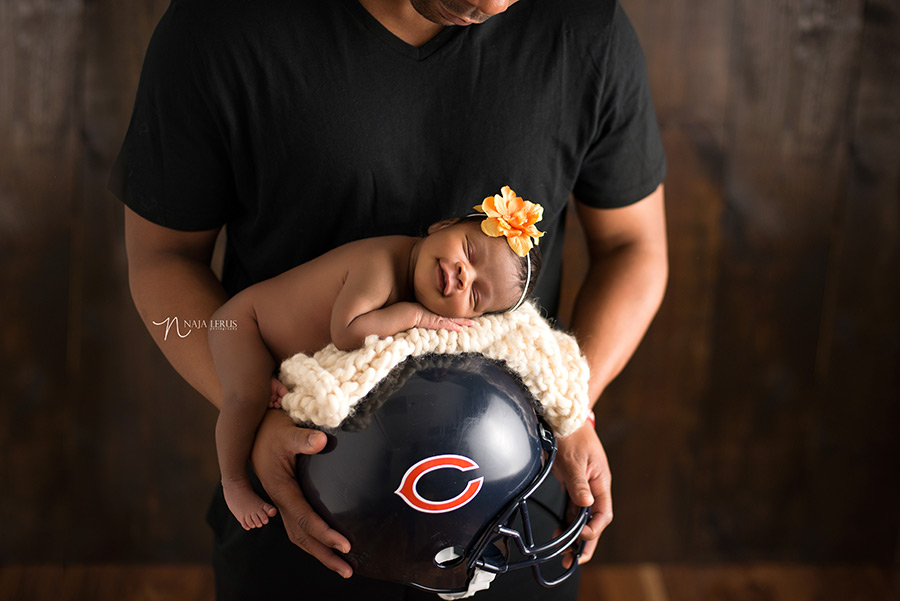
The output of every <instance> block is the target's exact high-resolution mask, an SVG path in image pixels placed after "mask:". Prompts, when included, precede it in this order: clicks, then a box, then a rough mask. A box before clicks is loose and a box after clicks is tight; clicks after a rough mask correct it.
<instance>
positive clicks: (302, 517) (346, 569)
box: [269, 480, 353, 578]
mask: <svg viewBox="0 0 900 601" xmlns="http://www.w3.org/2000/svg"><path fill="white" fill-rule="evenodd" d="M273 488H274V490H272V491H270V493H269V496H271V497H272V500H273V501H274V502H275V504H276V505H277V506H278V508H279V510H280V511H281V515H282V520H283V522H284V528H285V530H286V531H287V534H288V538H290V539H291V542H293V543H294V544H295V545H297V546H298V547H300V548H301V549H303V550H304V551H306V552H307V553H309V554H310V555H312V556H313V557H315V558H316V559H318V560H319V561H320V562H322V564H323V565H324V566H325V567H327V568H329V569H331V570H334V571H335V572H337V573H338V574H340V575H341V576H343V577H344V578H349V577H350V576H351V575H352V574H353V570H352V569H351V568H350V565H349V564H347V562H345V561H344V560H342V559H341V558H340V557H338V556H337V555H335V554H334V551H333V549H334V550H338V551H340V552H342V553H347V552H349V551H350V541H348V540H347V539H346V538H345V537H344V536H343V535H342V534H341V533H340V532H338V531H337V530H334V529H332V528H331V527H330V526H328V524H327V523H326V522H325V520H323V519H322V518H321V517H319V516H318V515H317V514H316V512H315V511H313V509H312V507H310V506H309V503H307V502H306V499H304V498H303V495H302V494H301V492H300V488H299V486H297V484H296V481H295V480H292V481H290V482H287V481H282V482H281V483H279V485H278V486H277V487H273Z"/></svg>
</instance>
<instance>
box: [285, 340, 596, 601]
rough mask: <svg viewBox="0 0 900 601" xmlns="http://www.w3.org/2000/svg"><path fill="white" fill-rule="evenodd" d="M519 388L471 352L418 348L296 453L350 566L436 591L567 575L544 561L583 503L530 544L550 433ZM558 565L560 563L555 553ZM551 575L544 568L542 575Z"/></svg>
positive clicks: (584, 516)
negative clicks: (304, 451)
mask: <svg viewBox="0 0 900 601" xmlns="http://www.w3.org/2000/svg"><path fill="white" fill-rule="evenodd" d="M539 411H540V409H539V406H538V405H537V403H536V401H535V400H534V398H533V397H532V395H531V393H530V392H529V391H528V389H527V388H526V387H525V386H524V384H522V382H521V381H520V380H519V379H518V378H517V377H515V376H514V375H512V374H511V373H510V372H509V371H508V370H507V369H506V368H505V367H504V365H503V364H502V363H500V362H496V361H493V360H490V359H488V358H486V357H484V356H482V355H427V356H425V357H419V358H411V359H408V360H406V361H405V362H404V363H402V364H400V365H399V366H397V367H396V368H395V369H394V370H393V371H392V372H391V374H390V375H389V376H388V378H386V379H385V380H384V381H382V382H381V383H380V384H379V385H378V386H377V387H376V389H375V390H373V391H372V392H371V393H370V394H369V395H368V396H367V397H366V398H365V399H363V400H362V401H360V403H359V405H358V406H357V410H356V411H355V413H354V414H353V415H352V416H351V417H350V418H349V419H348V420H346V421H345V422H344V424H342V426H341V428H340V429H337V430H328V431H326V432H327V433H328V435H329V443H328V445H327V446H326V448H325V450H323V451H322V452H321V453H319V454H317V455H309V456H307V455H298V461H297V477H298V479H299V481H300V486H301V489H302V490H303V493H304V495H305V496H306V499H307V501H309V503H310V504H311V505H312V507H313V508H314V509H315V510H316V512H317V513H318V514H319V515H321V516H322V518H323V519H325V521H326V522H328V524H329V525H330V526H331V527H332V528H334V529H335V530H337V531H338V532H340V533H341V534H343V535H344V536H345V537H347V539H348V540H349V541H350V545H351V547H352V549H351V551H350V553H348V554H347V555H345V556H344V557H345V559H347V561H348V563H350V565H351V566H353V569H354V573H357V574H360V575H363V576H369V577H372V578H379V579H382V580H391V581H395V582H400V583H403V584H407V585H411V586H415V587H418V588H421V589H424V590H428V591H433V592H437V593H445V594H446V593H450V594H454V593H463V592H465V591H467V590H469V586H470V582H471V581H472V579H473V577H474V576H475V575H476V574H484V573H488V574H502V573H504V572H506V571H508V570H513V569H518V568H524V567H530V568H531V569H532V571H533V573H534V575H535V577H536V578H537V580H538V582H539V583H541V584H542V585H544V586H554V585H556V584H558V583H560V582H562V581H563V580H564V579H565V578H567V577H569V576H570V575H571V574H572V573H573V571H574V570H575V568H576V564H577V561H575V562H573V563H572V566H571V567H570V568H569V569H567V570H563V569H562V568H561V566H560V565H555V566H553V567H552V568H550V566H549V565H547V562H550V561H551V560H554V559H557V558H559V557H560V556H562V555H563V554H564V553H565V552H566V551H567V550H570V549H571V550H572V552H573V553H574V555H575V559H576V560H577V558H578V556H579V554H580V553H581V549H582V548H583V546H584V545H583V542H580V541H579V540H578V536H579V534H580V533H581V530H582V528H583V527H584V525H585V523H586V522H587V520H588V517H589V516H588V514H589V510H588V509H587V508H583V509H581V511H580V512H578V514H577V516H576V517H575V518H574V520H573V521H572V522H571V523H570V524H568V525H566V524H562V523H561V522H562V521H563V520H562V518H560V517H559V516H558V515H556V514H554V518H555V520H556V523H557V524H559V531H561V534H558V535H557V536H555V537H551V536H548V538H551V540H546V541H535V540H534V538H535V537H534V531H533V528H532V523H531V513H530V511H549V509H548V508H547V507H546V505H544V504H542V503H540V502H538V501H536V500H534V499H531V496H532V494H533V493H534V492H535V491H536V490H537V488H538V487H539V486H540V484H541V483H542V482H543V481H544V479H545V478H546V477H547V475H548V474H549V473H550V469H551V467H552V465H553V460H554V457H555V455H556V438H555V437H554V435H553V433H552V431H551V430H550V428H549V427H548V426H547V425H546V424H545V423H544V421H543V420H542V419H541V418H540V417H539V415H538V413H539ZM556 563H557V564H560V562H559V561H558V560H557V562H556ZM548 568H550V570H549V571H551V572H552V573H553V575H552V577H548V576H547V575H546V572H547V571H548Z"/></svg>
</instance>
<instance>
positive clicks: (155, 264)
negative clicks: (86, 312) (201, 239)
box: [128, 254, 226, 407]
mask: <svg viewBox="0 0 900 601" xmlns="http://www.w3.org/2000/svg"><path fill="white" fill-rule="evenodd" d="M128 279H129V284H130V287H131V296H132V298H133V299H134V304H135V307H137V310H138V313H139V314H140V316H141V319H142V320H143V322H144V325H145V326H146V327H147V329H148V330H149V332H150V334H151V336H153V340H154V341H155V342H156V344H157V345H158V346H159V348H160V350H162V352H163V354H164V355H165V357H166V359H168V361H169V363H171V364H172V366H173V367H174V368H175V370H176V371H177V372H178V373H179V374H180V375H181V377H183V378H184V379H185V380H186V381H187V383H188V384H190V385H191V386H192V387H193V388H194V389H195V390H197V391H198V392H200V394H202V395H203V396H204V397H206V398H207V399H208V400H209V402H211V403H212V404H213V405H215V406H216V407H221V404H222V388H221V386H220V384H219V379H218V377H217V376H216V370H215V366H214V364H213V359H212V354H211V353H210V350H209V343H208V341H207V332H206V330H203V331H198V330H197V328H196V327H195V326H197V325H200V324H203V323H205V324H206V325H207V326H209V322H210V318H211V317H212V315H213V313H214V312H215V311H216V309H218V308H219V307H220V306H221V305H222V303H224V302H225V299H226V295H225V291H224V290H223V289H222V285H221V283H220V282H219V281H218V279H217V278H216V276H215V274H213V272H212V270H211V269H210V268H209V267H208V266H207V265H205V264H204V263H201V262H198V261H194V260H191V259H189V258H184V257H181V256H178V255H174V254H160V255H157V256H153V257H140V258H137V259H135V258H132V257H129V269H128ZM192 322H193V323H192ZM198 322H199V323H198Z"/></svg>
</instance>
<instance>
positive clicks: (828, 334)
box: [807, 0, 900, 561]
mask: <svg viewBox="0 0 900 601" xmlns="http://www.w3.org/2000/svg"><path fill="white" fill-rule="evenodd" d="M898 76H900V5H898V3H897V2H892V1H886V0H869V1H868V2H866V6H865V12H864V27H863V32H862V51H861V58H860V62H859V85H858V86H857V87H856V90H855V91H854V110H853V112H852V114H851V119H850V128H851V131H850V136H849V146H850V156H849V160H848V170H849V174H848V183H847V185H846V186H845V188H844V190H843V191H842V198H841V202H840V205H839V207H838V215H837V219H836V221H835V224H834V238H835V241H834V244H833V246H832V249H831V253H830V260H829V271H828V280H827V284H828V285H827V287H826V291H825V301H824V311H823V315H822V324H821V328H822V335H821V337H820V342H819V348H818V355H817V365H816V373H817V384H818V392H819V396H820V398H821V401H822V402H821V403H820V404H819V405H818V407H817V411H816V412H815V413H814V414H813V419H814V420H815V423H816V425H817V427H816V430H815V432H814V433H813V436H812V437H811V440H810V450H809V452H810V453H811V454H813V456H814V457H815V462H816V468H817V469H816V471H815V474H816V477H815V478H814V480H813V483H812V484H813V488H812V490H813V493H814V495H815V497H817V498H821V499H825V498H827V499H829V502H828V503H816V504H813V505H812V506H811V507H810V508H809V509H810V520H811V521H813V522H814V523H816V524H818V525H819V526H820V527H819V528H815V529H813V528H811V529H810V531H809V533H808V539H807V545H808V546H809V547H810V548H812V549H815V548H826V549H842V550H844V552H845V553H847V552H848V551H850V550H853V552H854V555H856V556H858V557H859V558H860V559H865V558H867V557H871V558H878V559H881V560H883V561H887V560H888V559H889V558H891V557H892V556H893V555H894V554H895V553H896V552H897V548H896V545H897V540H898V539H897V534H898V531H900V514H898V508H900V442H898V436H897V432H898V431H900V77H898ZM837 474H842V476H840V477H839V478H836V475H837ZM836 488H840V489H841V490H840V492H839V493H836V490H835V489H836ZM860 508H864V510H862V511H861V510H860ZM822 526H824V528H823V527H822Z"/></svg>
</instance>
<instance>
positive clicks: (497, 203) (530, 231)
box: [474, 186, 544, 257]
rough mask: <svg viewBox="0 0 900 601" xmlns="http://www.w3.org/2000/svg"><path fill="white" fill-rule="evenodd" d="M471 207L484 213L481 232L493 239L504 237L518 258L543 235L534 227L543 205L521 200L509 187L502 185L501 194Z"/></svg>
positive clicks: (542, 210) (541, 216) (540, 217)
mask: <svg viewBox="0 0 900 601" xmlns="http://www.w3.org/2000/svg"><path fill="white" fill-rule="evenodd" d="M474 209H475V210H476V211H478V212H479V213H484V214H485V215H487V218H486V219H485V220H484V221H482V222H481V231H483V232H484V233H485V234H487V235H488V236H491V237H492V238H497V237H499V236H506V240H507V241H508V242H509V246H510V248H512V249H513V251H514V252H515V253H516V254H517V255H519V256H520V257H524V256H525V255H527V254H528V251H529V250H531V248H532V246H534V245H535V244H537V243H538V238H540V237H541V236H543V235H544V232H540V231H538V229H537V228H536V227H534V224H535V223H537V222H538V221H540V220H541V219H543V217H544V207H542V206H541V205H539V204H537V203H533V202H530V201H527V200H522V198H521V197H520V196H516V193H515V192H513V191H512V189H510V187H509V186H503V187H502V188H501V189H500V194H495V195H493V196H488V197H487V198H485V199H484V202H482V203H481V204H480V205H478V206H477V207H474Z"/></svg>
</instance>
